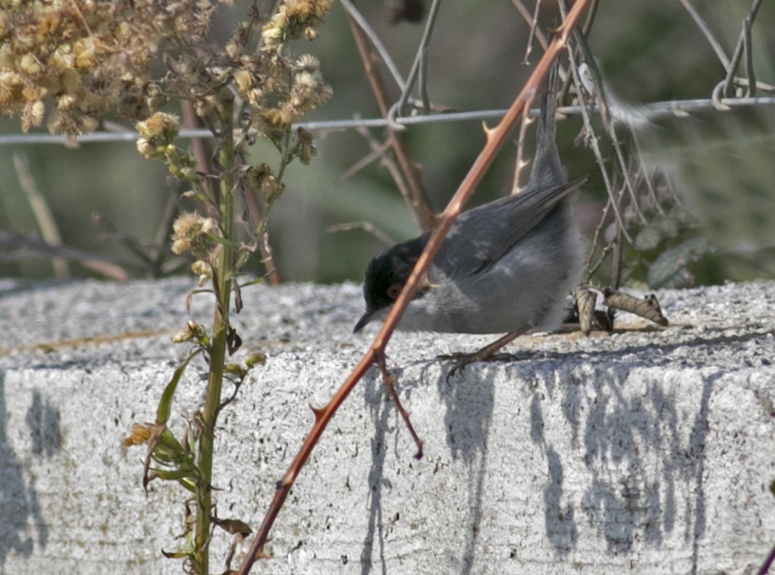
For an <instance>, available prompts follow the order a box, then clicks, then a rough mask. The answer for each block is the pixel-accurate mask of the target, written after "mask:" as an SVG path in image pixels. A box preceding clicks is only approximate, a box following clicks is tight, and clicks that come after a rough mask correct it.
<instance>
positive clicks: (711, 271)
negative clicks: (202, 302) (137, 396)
mask: <svg viewBox="0 0 775 575" xmlns="http://www.w3.org/2000/svg"><path fill="white" fill-rule="evenodd" d="M362 4H363V5H362V6H360V9H361V10H362V11H363V12H364V14H365V16H366V17H367V19H368V20H369V21H370V22H371V23H372V25H373V26H374V28H375V30H376V32H377V33H378V35H379V36H380V37H381V38H382V39H383V41H384V42H385V45H386V47H387V49H388V50H389V52H390V53H391V54H392V55H393V57H394V59H395V60H396V62H397V64H398V66H399V68H400V69H401V70H403V71H404V73H406V71H408V69H409V67H410V66H411V62H412V60H413V58H414V54H415V50H416V46H417V44H418V42H419V39H420V36H421V34H422V26H421V25H416V24H408V23H401V24H399V25H395V26H394V25H390V24H389V23H388V22H387V21H386V20H385V18H384V15H383V13H382V10H383V6H382V4H381V3H378V2H371V3H362ZM696 4H697V5H698V9H699V10H700V11H701V13H702V14H703V16H704V17H705V18H706V20H707V21H708V23H709V25H710V26H711V27H712V29H713V30H714V32H715V33H716V34H717V35H718V37H719V39H720V40H721V41H722V43H723V45H724V47H725V49H726V50H727V52H728V53H731V52H732V49H733V46H734V42H736V40H737V37H738V35H739V31H740V24H741V22H742V19H743V18H744V17H745V14H746V13H747V9H748V7H749V5H750V3H749V2H748V1H747V0H736V1H734V2H724V3H704V4H703V3H696ZM773 8H775V6H773V5H771V4H768V3H765V5H764V6H763V7H762V9H761V10H760V13H759V16H758V18H757V20H756V23H755V26H754V29H753V32H754V44H755V50H756V51H755V56H756V57H755V60H754V63H755V65H756V70H757V77H758V79H760V80H761V81H765V82H769V83H775V57H773V55H774V54H775V37H774V36H773V35H772V34H767V30H773V29H775V10H773ZM554 10H556V7H555V6H554V5H553V3H544V6H543V8H542V14H541V17H540V23H541V25H542V27H543V28H544V29H547V28H550V27H551V26H552V24H553V23H556V22H557V21H559V16H558V15H557V13H556V12H554ZM224 14H225V12H224ZM232 24H233V22H232V21H229V20H228V19H227V18H226V17H225V16H224V15H223V14H221V15H220V18H219V20H218V21H217V23H216V26H215V27H214V29H215V31H216V33H218V34H221V35H223V36H228V35H229V34H230V33H231V30H232ZM320 32H321V34H320V38H319V39H318V40H317V41H316V42H314V43H312V44H308V45H307V46H304V49H305V51H306V50H307V49H310V50H311V51H312V52H313V53H314V54H315V55H317V56H318V57H319V58H320V60H321V63H322V71H323V73H324V75H325V77H326V79H327V81H328V82H329V83H330V84H331V86H332V87H333V89H334V97H333V99H332V100H331V101H330V102H329V103H328V104H327V105H325V106H324V107H322V108H321V109H320V110H318V111H316V112H315V113H314V114H313V115H312V116H311V117H310V118H309V119H310V120H319V119H343V118H352V117H353V116H354V115H355V114H358V115H360V116H361V117H364V118H370V117H377V116H378V115H379V112H378V108H377V105H376V103H375V101H374V97H373V95H372V93H371V90H370V87H369V83H368V81H367V79H366V78H365V76H364V73H363V66H362V64H361V61H360V58H359V56H358V52H357V49H356V47H355V43H354V41H353V39H352V35H351V33H350V29H349V26H348V24H347V20H346V18H345V15H344V12H343V10H342V8H341V6H339V5H338V4H335V6H334V9H333V10H332V12H331V14H330V16H329V17H328V19H327V22H326V23H325V24H324V25H323V26H322V27H321V29H320ZM528 33H529V29H528V27H527V26H526V25H525V23H524V22H523V21H522V20H521V18H520V17H519V15H518V13H517V12H516V10H515V9H514V8H513V6H512V5H511V3H510V2H499V3H479V2H460V1H458V2H448V3H445V4H444V5H442V9H441V12H440V15H439V19H438V22H437V24H436V29H435V32H434V36H433V39H432V42H431V46H430V51H429V55H428V70H429V78H428V93H429V95H430V97H431V99H432V100H433V102H434V103H437V104H440V105H445V106H449V107H451V108H454V109H456V110H460V111H465V110H480V109H502V108H505V107H507V106H508V105H509V104H510V103H511V101H512V100H513V98H514V96H515V95H516V94H517V93H518V91H519V89H520V88H521V86H522V84H523V83H524V80H525V79H526V77H527V75H528V73H529V71H530V69H529V67H528V66H525V65H523V64H522V59H523V56H524V53H525V44H526V41H527V38H528ZM589 39H590V45H591V48H592V51H593V53H594V54H595V56H596V57H597V58H598V59H599V62H600V64H601V68H602V70H603V73H604V76H605V79H606V81H607V82H608V83H610V87H611V89H612V91H613V92H614V93H616V94H617V95H618V96H619V97H620V98H621V99H622V100H624V101H625V102H629V103H631V104H637V103H645V102H652V101H659V100H670V99H676V100H679V99H688V98H708V97H710V94H711V91H712V89H713V87H714V86H715V85H716V83H717V82H718V81H719V80H720V79H721V78H723V76H724V73H723V69H722V67H721V65H720V64H719V62H718V60H717V58H716V56H715V55H714V53H713V51H712V50H711V48H710V46H709V45H708V43H707V42H706V41H705V39H704V38H703V37H702V35H701V33H700V31H699V30H698V29H697V27H696V25H695V24H694V23H693V22H692V20H691V19H690V17H689V16H688V14H687V13H686V12H685V11H684V10H683V9H682V8H681V6H680V4H679V3H678V2H675V1H673V0H652V1H650V2H638V1H637V0H623V1H621V2H613V3H610V2H609V3H602V4H601V7H600V9H599V12H598V15H597V19H596V21H595V25H594V27H593V28H592V31H591V33H590V36H589ZM300 49H301V48H300ZM538 53H540V48H537V47H536V49H535V50H534V52H533V56H532V57H531V60H532V61H533V62H534V61H535V60H536V59H537V54H538ZM385 77H386V78H388V76H387V74H386V76H385ZM387 84H388V90H389V94H390V96H391V97H392V98H397V97H398V95H399V93H398V90H397V89H396V88H395V86H394V85H393V84H392V82H391V81H390V80H389V79H388V80H387ZM173 111H174V110H173ZM774 118H775V110H773V109H761V110H756V111H750V110H748V111H736V112H728V113H724V114H721V113H718V112H714V113H708V114H705V115H702V116H697V117H695V118H690V119H683V118H671V119H669V120H668V121H665V122H660V123H658V124H657V125H656V126H654V127H653V128H650V129H649V131H648V133H644V134H639V135H638V137H639V138H642V144H643V146H644V148H645V152H646V153H647V155H648V158H649V163H650V165H651V167H665V168H667V170H668V173H669V174H670V175H671V176H673V177H674V179H675V188H676V191H677V192H678V194H679V197H680V198H682V205H684V206H685V207H686V208H688V211H689V212H691V213H693V215H694V216H696V219H694V218H691V217H687V216H686V215H685V213H684V212H680V210H678V208H677V207H676V206H666V207H665V211H666V212H667V213H668V214H669V215H670V217H668V218H665V219H662V217H661V216H660V215H659V214H658V213H656V212H650V213H649V225H648V226H643V229H636V230H635V236H637V237H638V240H637V242H636V247H638V248H639V250H638V251H636V250H635V249H634V248H629V249H628V251H627V253H626V257H627V261H628V264H629V265H628V267H627V269H626V274H627V275H626V277H628V278H629V279H630V281H632V282H634V283H636V284H646V283H650V277H649V273H650V271H649V270H650V267H651V265H652V263H653V262H655V261H657V260H659V258H660V257H662V261H661V263H660V265H666V266H667V267H666V268H660V269H662V270H663V271H662V273H661V275H660V276H659V277H660V278H662V279H660V280H659V281H660V282H662V281H663V279H664V278H667V277H668V276H669V275H670V274H669V273H668V271H667V270H669V269H670V265H673V266H675V265H676V262H679V263H680V262H684V261H685V262H686V265H687V266H688V267H686V269H687V270H689V272H690V275H691V278H693V280H694V281H697V282H719V281H723V280H724V279H728V278H729V279H747V278H750V277H754V276H761V275H766V276H772V275H773V274H775V265H773V263H772V258H774V257H775V253H773V252H775V249H774V248H773V246H774V245H775V244H773V243H772V241H771V238H775V231H773V230H775V210H773V209H772V208H771V205H772V201H773V199H772V193H773V192H772V190H773V185H772V182H773V181H775V171H773V170H774V169H773V166H775V161H774V160H775V149H774V148H773V146H774V144H773V138H772V134H773V133H774V132H775V131H774V130H773V127H775V120H774ZM119 121H120V119H119ZM126 125H130V124H129V123H126ZM580 128H581V122H580V119H579V118H570V119H568V120H567V121H563V122H561V123H560V124H559V126H558V139H559V147H560V154H561V156H562V158H563V161H564V163H565V164H566V166H567V168H568V172H569V177H570V178H578V177H583V176H586V175H589V176H590V186H589V190H588V192H586V193H585V195H584V197H583V198H581V200H580V201H579V204H578V214H579V219H580V221H581V222H582V225H583V227H584V229H585V232H586V233H587V234H590V235H591V233H592V231H593V230H594V227H595V225H596V224H597V218H598V217H599V214H600V211H601V209H602V206H603V204H604V201H605V195H604V194H605V192H604V190H603V188H602V185H601V183H600V178H599V175H598V174H597V167H596V165H595V163H594V158H593V155H592V153H591V152H590V151H589V150H588V149H587V148H586V147H584V145H583V143H581V141H580V140H579V141H577V138H576V136H577V135H578V133H579V130H580ZM0 132H1V133H3V134H8V133H15V132H18V121H17V120H16V119H9V118H3V119H2V120H0ZM373 134H374V135H375V136H376V137H377V138H380V137H381V136H382V133H381V131H379V130H374V131H373ZM752 134H755V138H754V137H753V136H752ZM315 136H316V144H317V146H318V148H319V150H320V157H319V158H318V159H316V160H314V161H313V163H312V166H311V167H310V168H306V169H303V170H302V169H298V167H297V166H294V167H293V168H292V169H291V171H290V173H289V174H288V179H287V185H288V191H287V193H286V194H285V195H284V196H283V198H282V200H280V201H279V202H278V203H277V205H276V206H275V207H274V208H273V210H274V211H273V213H272V218H271V221H270V237H271V241H272V244H273V247H274V251H275V255H276V257H277V260H278V265H279V269H280V273H281V276H282V277H283V279H284V280H304V281H307V280H312V281H319V282H339V281H342V280H354V281H360V279H361V277H362V274H363V271H364V269H365V267H366V264H367V262H368V260H369V259H370V258H371V257H372V256H374V255H375V254H376V253H377V252H378V251H379V250H381V249H382V248H383V247H385V246H384V244H383V243H381V242H380V241H379V240H378V239H377V238H376V237H375V236H374V235H372V234H370V233H367V232H366V231H364V230H363V229H352V230H348V231H337V232H331V231H329V228H330V227H331V226H332V225H336V224H341V223H347V222H357V221H368V222H370V223H371V224H372V225H374V226H375V227H376V228H378V229H379V230H381V231H383V232H385V233H386V234H387V235H388V236H390V237H391V238H392V239H393V240H395V241H400V240H405V239H407V238H409V237H411V236H413V235H415V234H416V233H418V232H419V228H418V227H417V225H416V224H415V222H414V220H413V217H412V214H411V213H410V210H409V209H408V208H407V207H406V205H405V204H404V202H403V200H402V199H401V197H400V194H399V193H398V192H397V190H396V187H395V185H394V183H393V181H392V179H391V178H390V176H389V174H388V173H387V171H386V170H385V169H384V168H383V167H382V166H380V164H379V162H374V163H372V164H370V165H368V166H367V167H365V168H364V169H362V170H361V171H359V172H358V173H357V174H355V175H353V176H351V177H350V178H348V179H347V180H345V181H340V179H341V175H342V174H343V173H344V172H345V171H347V170H348V169H349V168H350V167H351V166H352V165H354V164H356V163H357V162H358V161H359V160H360V159H361V158H363V157H364V156H366V155H368V154H369V153H370V149H369V146H368V144H367V142H366V141H365V140H364V138H363V137H362V136H361V135H359V134H358V133H357V132H356V131H354V130H347V131H331V132H328V133H317V134H315ZM404 137H405V141H406V143H407V146H408V148H409V150H410V153H411V154H412V157H413V158H414V160H415V161H416V163H417V164H418V165H419V166H420V168H421V173H422V181H423V184H424V186H425V188H426V190H427V191H428V195H429V197H430V201H431V204H432V206H431V207H432V208H433V209H434V210H441V209H442V208H443V206H444V205H445V203H446V201H447V200H448V199H449V198H450V197H451V195H452V193H453V192H454V190H455V189H456V188H457V186H458V184H459V183H460V181H461V180H462V178H463V177H464V175H465V173H466V172H467V170H468V168H469V166H470V164H471V162H472V161H473V159H474V158H475V157H476V155H477V154H478V152H479V151H480V149H481V147H482V145H483V143H484V135H483V133H482V129H481V124H480V123H478V122H464V123H463V122H461V123H439V124H431V125H424V126H418V127H413V128H411V129H410V130H408V131H407V132H405V134H404ZM530 138H532V135H531V136H529V139H528V142H527V144H526V148H525V149H526V153H527V155H528V157H529V155H530V154H531V153H532V149H533V148H532V146H533V144H532V140H530ZM514 139H515V140H516V134H515V137H514ZM711 141H712V142H714V143H713V144H712V145H709V144H708V142H711ZM264 145H265V143H263V142H258V143H257V144H256V146H255V147H254V151H253V152H252V153H251V158H250V159H251V161H252V160H255V161H257V162H260V161H266V158H267V157H272V156H267V154H263V153H262V149H263V148H262V146H264ZM515 150H516V146H515V145H513V144H512V145H507V146H505V147H504V150H503V151H502V152H501V154H500V156H499V158H498V159H497V160H496V162H495V163H494V165H493V167H492V168H491V169H490V171H489V172H488V174H487V176H486V178H485V180H484V181H483V183H482V184H481V185H480V189H479V190H478V192H477V194H476V195H475V197H474V198H473V200H472V203H476V204H478V203H484V202H486V201H490V200H492V199H494V198H495V197H498V196H500V195H503V194H505V193H508V191H509V190H510V188H511V183H512V178H513V172H514V157H515ZM14 152H22V153H24V154H25V155H27V157H28V159H29V162H30V166H31V172H32V176H33V177H34V179H35V181H36V183H37V186H38V188H39V189H40V191H41V192H42V193H43V194H44V196H45V197H46V198H47V201H48V203H49V206H50V208H51V209H52V211H53V213H54V217H55V219H56V221H57V223H58V225H59V228H60V232H61V234H62V236H63V241H64V242H65V243H66V244H68V245H71V246H74V247H79V248H81V249H85V250H90V251H94V252H99V253H105V254H112V255H121V256H126V255H127V252H126V251H125V248H124V247H122V246H121V245H119V244H118V243H117V242H115V241H109V240H108V241H106V240H105V238H104V236H103V235H102V234H101V231H100V229H99V228H98V227H95V225H94V224H93V223H92V213H93V212H95V211H96V212H99V213H100V214H101V216H102V217H103V218H105V219H107V220H109V221H110V222H112V224H113V225H114V226H115V227H116V228H118V229H119V230H120V231H121V232H123V233H125V234H128V235H130V236H133V237H135V238H138V239H140V240H143V241H150V240H152V238H154V236H155V235H156V233H157V229H158V226H159V225H160V222H161V218H162V213H163V209H164V205H165V203H166V202H167V199H168V197H169V194H170V193H171V191H170V187H169V185H168V183H167V175H166V170H165V168H164V166H162V165H161V164H158V163H154V162H149V161H146V160H144V159H143V158H142V157H140V155H139V154H138V153H137V151H136V150H135V146H134V144H133V143H132V142H127V143H105V144H83V145H80V146H78V147H77V148H65V147H63V146H56V145H34V146H33V145H25V146H15V147H10V146H4V147H0V230H7V231H14V232H19V233H25V234H26V233H34V232H36V223H35V219H34V217H33V215H32V212H31V210H30V207H29V205H28V203H27V201H26V199H25V196H24V193H23V191H22V189H21V188H20V186H19V183H18V180H17V177H16V174H15V171H14V166H13V162H12V154H13V153H14ZM741 202H742V203H743V204H745V206H746V208H745V210H746V211H747V215H746V216H741V219H739V221H738V220H737V219H735V223H733V222H732V216H731V214H732V210H731V208H730V206H737V205H739V204H740V203H741ZM711 205H715V206H716V207H718V208H719V210H718V211H717V212H714V211H713V210H711V209H710V208H709V206H711ZM759 207H761V209H759ZM671 218H672V219H671ZM742 231H745V232H748V235H747V236H746V235H737V234H738V233H739V232H742ZM751 236H753V237H759V238H767V240H766V241H759V242H756V241H751ZM699 237H702V238H706V240H707V243H705V244H703V243H702V241H700V240H697V239H695V238H699ZM687 242H688V243H687ZM638 244H639V245H638ZM703 246H707V247H706V248H703ZM670 250H673V251H672V252H671V251H670ZM767 254H769V257H767ZM248 268H249V269H250V270H251V271H253V272H255V273H261V269H262V268H261V265H260V263H259V262H258V256H256V257H255V261H253V262H251V264H250V265H249V266H248ZM71 269H72V270H74V272H75V274H76V275H83V276H85V275H91V272H89V271H88V270H86V269H84V268H81V267H79V266H78V265H77V264H76V265H73V266H71ZM184 269H185V268H184ZM128 271H129V272H130V273H134V274H140V275H141V274H142V273H143V272H142V271H141V268H139V267H138V268H136V269H131V268H130V269H128ZM655 273H656V272H651V274H652V278H651V279H653V276H654V274H655ZM51 275H52V267H51V263H50V261H49V260H46V259H44V258H33V259H24V260H20V261H13V262H5V263H3V262H2V261H0V276H6V277H7V276H23V277H28V278H46V277H50V276H51ZM679 275H680V274H679ZM664 285H678V284H672V283H669V282H668V283H664Z"/></svg>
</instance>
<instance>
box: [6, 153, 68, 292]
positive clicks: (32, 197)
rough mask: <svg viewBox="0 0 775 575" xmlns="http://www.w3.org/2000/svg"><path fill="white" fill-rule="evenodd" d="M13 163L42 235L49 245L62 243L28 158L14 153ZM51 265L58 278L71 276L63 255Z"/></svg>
mask: <svg viewBox="0 0 775 575" xmlns="http://www.w3.org/2000/svg"><path fill="white" fill-rule="evenodd" d="M13 165H14V168H16V177H17V178H18V179H19V185H20V186H21V188H22V190H24V193H25V195H26V196H27V202H28V203H29V204H30V209H32V213H33V214H34V215H35V220H36V221H37V222H38V229H39V230H40V235H41V236H42V237H43V239H44V240H45V241H46V243H48V244H49V245H54V246H60V245H62V236H61V235H60V233H59V227H58V226H57V223H56V220H55V219H54V215H53V214H52V213H51V210H50V209H49V207H48V202H46V198H45V197H44V196H43V194H41V193H40V191H39V190H38V187H37V186H36V185H35V179H34V178H33V177H32V174H31V173H30V165H29V163H28V162H27V158H26V157H25V156H24V155H23V154H21V153H18V152H17V153H15V154H14V155H13ZM51 265H52V266H54V275H55V276H56V278H57V279H58V280H64V279H67V278H69V277H70V268H69V267H68V265H67V260H66V259H65V258H62V257H53V258H51Z"/></svg>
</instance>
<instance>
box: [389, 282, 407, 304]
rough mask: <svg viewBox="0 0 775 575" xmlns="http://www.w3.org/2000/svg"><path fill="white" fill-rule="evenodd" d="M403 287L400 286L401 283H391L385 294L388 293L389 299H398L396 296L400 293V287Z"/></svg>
mask: <svg viewBox="0 0 775 575" xmlns="http://www.w3.org/2000/svg"><path fill="white" fill-rule="evenodd" d="M403 287H404V286H402V285H401V284H393V285H392V286H390V287H389V288H388V289H387V295H388V297H389V298H390V299H392V300H393V301H396V300H397V299H398V296H399V295H401V289H402V288H403Z"/></svg>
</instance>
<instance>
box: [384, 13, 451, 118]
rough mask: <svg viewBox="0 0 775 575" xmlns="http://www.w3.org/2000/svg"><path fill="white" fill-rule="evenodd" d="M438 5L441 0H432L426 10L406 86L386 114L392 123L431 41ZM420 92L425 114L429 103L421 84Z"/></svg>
mask: <svg viewBox="0 0 775 575" xmlns="http://www.w3.org/2000/svg"><path fill="white" fill-rule="evenodd" d="M440 5H441V0H433V3H432V4H431V9H430V11H429V12H428V20H427V21H426V22H425V30H423V35H422V39H421V40H420V46H419V48H418V50H417V54H416V56H415V58H414V63H413V64H412V68H411V70H410V71H409V77H408V78H407V79H406V86H404V87H403V89H402V90H401V97H400V98H399V99H398V102H396V103H395V104H393V106H392V107H391V108H390V111H389V112H388V115H387V118H388V120H389V121H391V122H392V123H394V122H395V119H396V118H397V117H398V116H400V115H401V114H402V113H403V109H404V106H406V102H407V101H408V100H409V94H410V92H411V91H412V88H413V87H414V81H415V80H416V79H417V74H418V73H419V71H420V67H421V65H422V62H423V59H424V57H425V54H426V50H427V48H428V45H429V44H430V41H431V35H432V34H433V27H434V25H435V24H436V16H437V15H438V13H439V6H440ZM425 79H426V74H423V76H422V80H423V81H424V80H425ZM420 94H421V98H422V100H423V108H426V110H424V111H425V113H426V114H427V108H428V107H430V103H428V96H427V94H426V93H425V87H424V86H422V84H421V85H420Z"/></svg>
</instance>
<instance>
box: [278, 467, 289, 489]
mask: <svg viewBox="0 0 775 575" xmlns="http://www.w3.org/2000/svg"><path fill="white" fill-rule="evenodd" d="M289 474H290V471H288V473H286V474H285V475H283V478H282V479H281V480H280V481H278V482H277V483H275V488H277V489H278V490H280V489H288V488H290V486H291V485H293V478H292V477H289Z"/></svg>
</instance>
